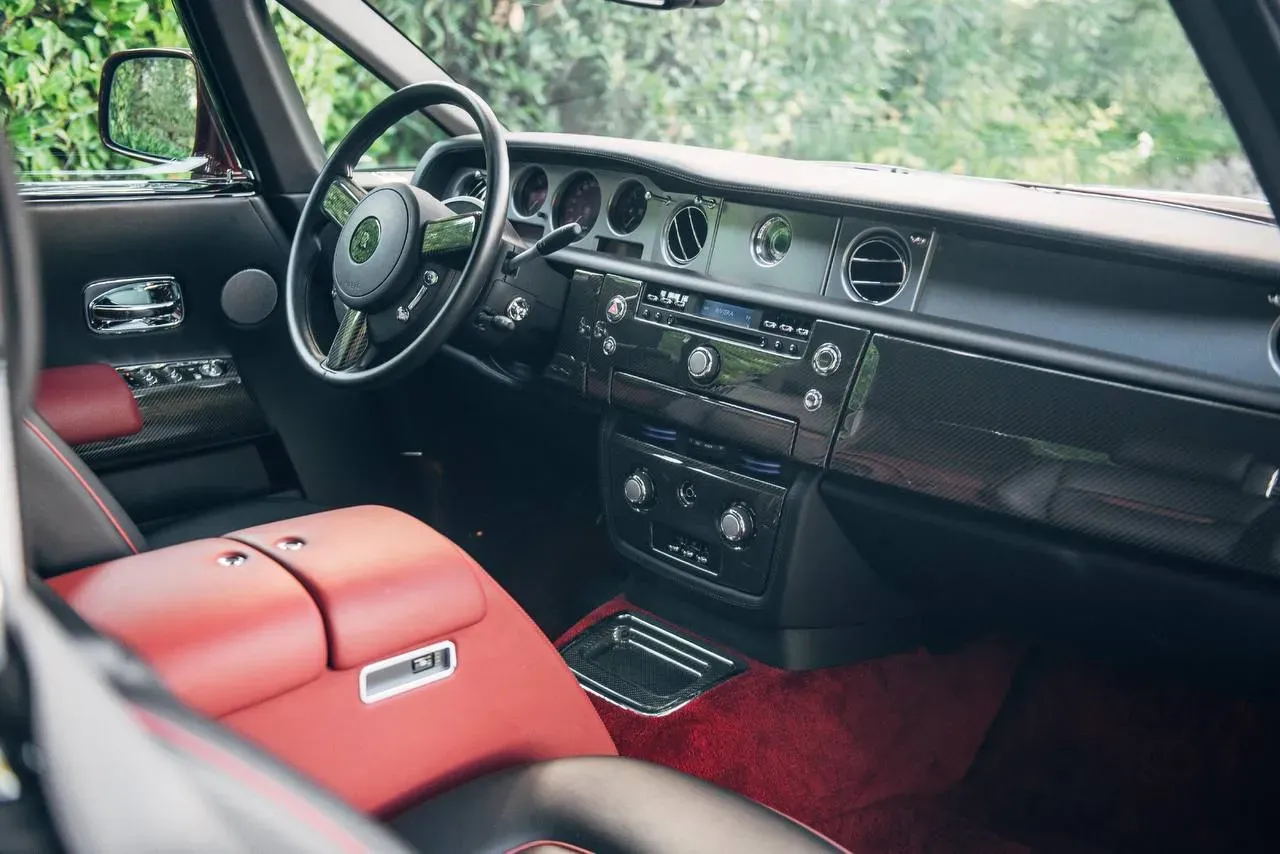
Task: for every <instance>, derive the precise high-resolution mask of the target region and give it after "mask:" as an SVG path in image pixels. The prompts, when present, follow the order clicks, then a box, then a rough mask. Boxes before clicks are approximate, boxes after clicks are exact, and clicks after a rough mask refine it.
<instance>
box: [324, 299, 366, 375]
mask: <svg viewBox="0 0 1280 854" xmlns="http://www.w3.org/2000/svg"><path fill="white" fill-rule="evenodd" d="M368 352H369V319H368V318H367V317H365V313H364V312H363V311H357V310H355V309H354V308H349V309H347V313H346V314H344V315H343V316H342V320H341V321H339V323H338V332H337V334H336V335H334V336H333V342H332V343H331V344H330V345H329V352H328V354H327V355H325V357H324V362H323V363H322V366H323V367H325V368H326V369H328V370H331V371H345V370H349V369H350V368H355V367H358V366H359V365H360V363H361V362H362V361H363V360H364V357H365V356H366V355H367V354H368Z"/></svg>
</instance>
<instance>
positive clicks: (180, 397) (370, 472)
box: [33, 196, 394, 527]
mask: <svg viewBox="0 0 1280 854" xmlns="http://www.w3.org/2000/svg"><path fill="white" fill-rule="evenodd" d="M33 212H34V220H35V226H36V231H37V237H38V241H39V245H40V255H41V262H42V265H43V266H42V282H43V289H44V311H45V328H46V338H45V345H44V346H45V364H46V365H47V366H65V365H78V364H86V363H94V362H105V363H107V364H110V365H113V366H116V367H117V368H122V369H123V368H126V367H132V368H134V370H129V371H126V375H127V376H128V378H130V380H131V384H132V385H133V387H134V395H135V397H136V398H138V399H139V402H140V404H141V408H142V412H143V430H142V432H140V433H138V434H135V435H134V436H130V437H126V438H123V439H112V440H109V441H107V442H99V443H95V444H93V445H87V446H82V447H81V448H79V449H78V450H80V451H82V455H83V456H84V457H85V458H86V460H87V462H89V464H90V465H91V466H92V467H93V468H95V470H97V471H99V472H100V473H103V474H106V475H107V477H108V482H109V483H116V484H119V485H120V486H121V489H120V493H121V494H120V496H119V497H120V499H121V500H122V503H123V504H124V506H125V508H126V509H127V510H128V511H129V512H130V513H131V514H134V516H135V520H136V521H138V522H139V523H140V524H142V525H143V526H144V527H145V525H146V523H147V522H148V521H159V520H161V519H163V518H167V517H168V516H169V515H171V514H173V513H174V512H193V511H198V510H201V509H207V508H208V507H212V506H215V505H217V504H220V503H226V502H228V501H231V500H235V499H239V498H245V497H251V496H255V495H262V494H266V493H268V492H276V491H281V490H287V489H294V488H299V487H300V488H301V489H302V491H303V492H304V493H305V494H306V495H307V497H308V498H310V499H311V500H313V501H316V502H318V503H322V504H327V505H343V504H349V503H356V502H360V501H379V500H380V501H383V502H386V501H388V500H389V499H388V496H387V494H386V489H385V486H386V484H387V483H388V478H389V477H390V475H391V473H392V471H393V470H392V468H391V466H392V465H393V462H392V461H393V459H394V455H393V454H391V453H389V450H388V448H387V446H386V443H385V442H382V441H379V439H378V438H377V437H376V432H375V427H374V425H373V423H372V419H371V418H370V417H369V415H368V414H367V413H366V411H365V409H364V407H363V406H362V405H361V404H360V401H362V397H361V396H360V395H358V394H355V393H350V392H345V393H339V392H338V390H337V389H334V388H332V387H330V386H328V385H326V384H324V383H322V382H321V381H319V380H318V379H315V378H313V377H311V376H310V375H309V374H308V373H307V372H306V371H304V370H303V369H302V366H301V364H300V363H299V361H298V357H297V355H296V354H295V353H294V351H293V348H292V345H291V344H290V341H289V334H288V329H287V326H286V323H285V319H284V308H283V304H284V301H283V278H284V269H285V262H286V261H287V257H288V251H289V237H288V236H287V235H286V234H285V233H284V232H283V231H282V229H281V228H280V227H279V225H278V224H277V223H276V221H275V219H274V218H273V215H272V213H271V211H270V210H269V209H268V208H267V206H266V205H265V204H264V203H263V201H262V200H261V199H260V198H257V197H251V196H235V197H225V196H224V197H217V196H213V197H210V196H205V197H200V198H135V199H120V200H99V201H41V202H37V203H36V204H34V205H33ZM249 268H255V269H260V270H262V271H265V272H266V273H267V274H268V275H270V276H271V277H272V278H274V279H275V281H276V282H277V283H278V286H279V290H280V291H281V293H280V298H278V299H277V300H276V307H275V309H274V310H272V312H271V313H270V314H269V315H268V316H267V318H266V320H265V321H264V322H262V323H260V324H257V325H255V326H253V327H238V326H236V325H235V324H232V323H231V322H230V321H229V320H228V319H227V318H226V316H225V315H224V313H223V311H222V307H221V295H222V289H223V286H224V284H225V283H226V282H227V280H228V279H230V278H231V277H232V276H233V275H235V274H236V273H238V272H240V271H242V270H245V269H249ZM144 276H145V277H156V276H171V277H173V279H174V280H176V282H177V283H178V285H179V286H180V288H181V290H182V296H183V301H184V305H183V310H184V316H183V319H182V322H181V324H179V325H178V326H175V327H172V328H166V329H160V330H157V331H149V332H143V333H136V332H135V333H126V334H98V333H95V332H93V331H92V330H91V329H90V328H89V325H88V323H87V320H86V313H85V288H86V286H88V285H90V283H93V282H98V281H101V280H104V279H119V278H132V277H144ZM210 360H217V365H218V370H217V371H216V374H217V375H216V376H211V375H210V374H209V373H208V372H202V367H201V366H202V365H207V364H208V362H209V361H210ZM156 365H165V366H169V367H172V368H174V370H173V371H171V372H168V373H169V374H171V376H166V371H163V370H159V369H156V370H153V371H151V374H152V375H153V376H152V379H154V383H153V384H151V385H147V384H146V383H144V382H143V380H142V379H141V378H140V377H141V376H142V374H143V372H144V371H145V369H147V368H148V367H150V366H156ZM281 448H287V450H288V453H287V455H286V454H285V453H284V452H283V451H282V450H281ZM228 452H230V453H228ZM232 462H234V464H231V463H232ZM126 485H127V486H126Z"/></svg>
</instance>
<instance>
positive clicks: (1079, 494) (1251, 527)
mask: <svg viewBox="0 0 1280 854" xmlns="http://www.w3.org/2000/svg"><path fill="white" fill-rule="evenodd" d="M1278 437H1280V419H1278V418H1275V417H1272V416H1268V415H1262V414H1260V413H1254V412H1250V411H1248V410H1243V409H1236V408H1232V407H1227V406H1221V405H1215V404H1207V403H1202V402H1199V401H1194V400H1191V399H1188V398H1182V397H1177V396H1173V395H1168V394H1163V393H1158V392H1151V391H1146V390H1142V389H1137V388H1133V387H1129V386H1123V385H1118V384H1114V383H1108V382H1103V381H1100V380H1093V379H1087V378H1084V377H1079V376H1075V375H1071V374H1064V373H1060V372H1056V371H1052V370H1046V369H1042V368H1033V367H1028V366H1025V365H1019V364H1015V363H1012V362H1006V361H1002V360H999V359H993V358H987V357H982V356H974V355H971V354H968V353H962V352H958V351H954V350H948V349H944V348H941V347H934V346H930V345H925V344H918V343H915V342H911V341H905V340H901V339H896V338H891V337H887V336H883V335H876V336H874V337H873V338H872V340H871V343H870V345H869V346H868V348H867V353H866V355H865V356H864V358H863V362H862V366H861V368H860V370H859V373H858V378H857V381H856V382H855V384H854V389H853V392H852V394H851V395H850V399H849V406H848V409H847V411H846V413H845V416H844V418H843V420H842V423H841V427H840V431H839V434H838V436H837V438H836V443H835V447H834V450H833V453H832V460H831V468H832V469H833V470H834V471H838V472H844V473H847V474H851V475H856V476H858V477H863V478H868V479H871V480H875V481H878V482H881V483H887V484H892V485H894V486H898V487H902V488H904V489H908V490H912V491H915V492H920V493H925V494H929V495H933V496H937V497H940V498H945V499H949V500H952V501H958V502H961V503H964V504H967V505H971V506H975V507H980V508H984V509H987V510H993V511H995V512H998V513H1001V514H1006V515H1010V516H1016V517H1021V518H1025V519H1031V520H1035V521H1037V522H1042V523H1046V524H1049V525H1052V526H1055V527H1059V528H1064V529H1068V530H1071V531H1075V532H1079V533H1084V534H1089V535H1092V536H1095V537H1100V538H1103V539H1106V540H1112V541H1118V542H1123V543H1126V544H1129V545H1133V546H1138V547H1141V548H1144V549H1151V550H1154V551H1160V552H1166V553H1171V554H1175V555H1179V556H1182V557H1189V558H1193V559H1197V560H1202V561H1209V562H1212V563H1217V564H1224V565H1228V566H1233V567H1236V568H1240V569H1248V570H1252V571H1255V572H1264V573H1268V574H1273V575H1274V574H1280V507H1278V506H1277V503H1276V502H1275V501H1273V500H1272V496H1273V495H1275V494H1277V493H1280V484H1278V483H1277V481H1278V480H1280V468H1278V467H1277V463H1280V447H1278V446H1277V439H1278Z"/></svg>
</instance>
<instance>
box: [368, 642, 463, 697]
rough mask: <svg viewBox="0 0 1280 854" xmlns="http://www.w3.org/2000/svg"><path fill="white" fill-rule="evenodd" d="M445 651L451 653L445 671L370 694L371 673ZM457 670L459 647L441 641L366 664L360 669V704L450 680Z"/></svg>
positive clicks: (434, 672) (425, 675)
mask: <svg viewBox="0 0 1280 854" xmlns="http://www.w3.org/2000/svg"><path fill="white" fill-rule="evenodd" d="M443 650H448V652H449V664H448V666H447V667H445V669H444V670H436V671H432V672H430V673H426V674H424V675H423V676H420V677H418V678H417V679H411V680H409V681H408V682H403V683H401V684H399V685H396V686H395V687H392V688H388V689H386V690H384V691H377V692H374V693H370V691H369V675H370V674H371V673H377V672H379V671H382V670H386V669H387V668H388V667H395V666H396V665H397V664H403V663H404V662H406V661H409V660H411V659H414V658H418V657H419V656H423V655H428V654H430V653H433V652H441V651H443ZM457 669H458V647H457V646H455V645H454V643H453V641H440V642H438V643H433V644H431V645H429V646H424V647H422V648H420V649H415V650H412V651H410V652H405V653H401V654H400V655H397V656H394V657H392V658H384V659H383V660H382V661H375V662H374V663H373V664H366V665H365V666H364V667H362V668H360V702H362V703H364V704H366V705H368V704H370V703H376V702H378V701H379V700H385V699H387V698H388V697H396V696H398V695H400V694H404V693H407V692H409V691H412V690H414V689H415V688H421V687H422V686H423V685H430V684H431V683H432V682H439V681H440V680H441V679H448V678H449V677H450V676H452V675H453V671H455V670H457Z"/></svg>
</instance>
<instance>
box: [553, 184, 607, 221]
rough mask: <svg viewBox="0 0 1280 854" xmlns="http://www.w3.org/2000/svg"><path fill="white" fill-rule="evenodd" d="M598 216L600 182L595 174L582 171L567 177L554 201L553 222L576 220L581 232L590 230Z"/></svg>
mask: <svg viewBox="0 0 1280 854" xmlns="http://www.w3.org/2000/svg"><path fill="white" fill-rule="evenodd" d="M599 216H600V182H599V181H597V180H596V176H594V175H592V174H590V173H588V172H583V173H581V174H580V175H575V176H574V177H572V178H570V179H569V182H568V183H567V184H565V186H564V188H563V189H561V190H560V198H559V199H558V200H557V201H556V207H555V224H556V225H557V226H561V225H564V224H565V223H570V222H576V223H577V224H578V225H580V226H582V230H583V232H587V231H590V230H591V227H592V226H593V225H595V224H596V219H597V218H598V217H599Z"/></svg>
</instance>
